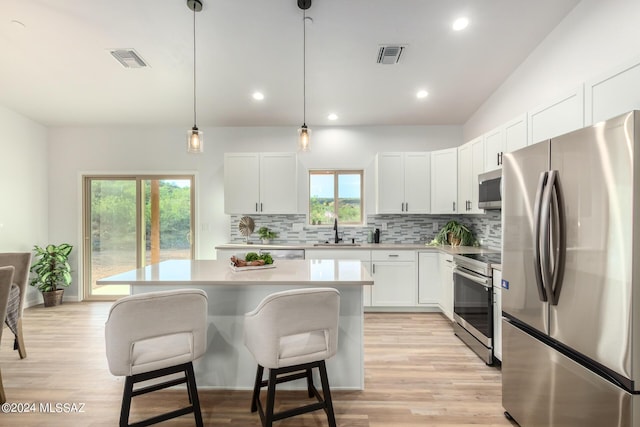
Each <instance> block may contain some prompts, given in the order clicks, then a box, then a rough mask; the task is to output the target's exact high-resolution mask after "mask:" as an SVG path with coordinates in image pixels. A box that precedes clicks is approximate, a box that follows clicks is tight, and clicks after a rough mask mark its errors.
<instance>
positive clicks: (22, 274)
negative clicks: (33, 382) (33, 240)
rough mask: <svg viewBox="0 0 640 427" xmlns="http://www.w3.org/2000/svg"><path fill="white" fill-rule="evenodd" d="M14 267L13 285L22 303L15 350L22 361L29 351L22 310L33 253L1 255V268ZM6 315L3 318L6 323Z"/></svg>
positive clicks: (15, 332) (18, 312)
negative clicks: (24, 335)
mask: <svg viewBox="0 0 640 427" xmlns="http://www.w3.org/2000/svg"><path fill="white" fill-rule="evenodd" d="M4 266H13V267H14V269H15V272H14V275H13V283H15V284H16V285H17V286H18V290H19V291H20V296H19V298H20V303H19V306H18V310H17V312H16V313H14V314H16V315H17V319H16V324H15V330H14V331H12V332H13V333H14V334H15V340H14V343H13V349H14V350H18V354H19V355H20V359H24V358H25V357H27V349H26V347H25V345H24V337H23V335H22V310H24V301H25V299H26V296H27V283H28V281H29V270H30V268H31V252H5V253H0V267H4ZM5 317H6V315H5V316H3V317H2V320H3V321H4V319H5Z"/></svg>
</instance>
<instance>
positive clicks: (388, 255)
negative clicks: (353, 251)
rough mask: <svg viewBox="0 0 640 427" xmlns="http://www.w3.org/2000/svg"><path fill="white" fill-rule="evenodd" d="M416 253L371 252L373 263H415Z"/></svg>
mask: <svg viewBox="0 0 640 427" xmlns="http://www.w3.org/2000/svg"><path fill="white" fill-rule="evenodd" d="M415 260H416V252H415V251H389V250H373V251H371V261H374V262H375V261H415Z"/></svg>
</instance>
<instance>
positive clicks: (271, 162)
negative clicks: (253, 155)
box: [249, 153, 298, 214]
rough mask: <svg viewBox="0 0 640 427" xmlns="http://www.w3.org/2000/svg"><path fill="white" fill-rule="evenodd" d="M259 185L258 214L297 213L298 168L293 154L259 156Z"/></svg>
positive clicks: (265, 154)
mask: <svg viewBox="0 0 640 427" xmlns="http://www.w3.org/2000/svg"><path fill="white" fill-rule="evenodd" d="M249 182H251V181H249ZM259 183H260V213H269V214H276V213H281V214H293V213H297V212H298V168H297V159H296V155H295V154H294V153H263V154H261V155H260V181H259Z"/></svg>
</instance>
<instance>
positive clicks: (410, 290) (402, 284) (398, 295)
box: [371, 261, 416, 307]
mask: <svg viewBox="0 0 640 427" xmlns="http://www.w3.org/2000/svg"><path fill="white" fill-rule="evenodd" d="M372 270H373V279H374V280H375V284H374V285H373V289H372V290H371V305H372V306H374V307H376V306H379V307H393V306H396V307H410V306H414V305H416V297H415V296H416V277H415V262H408V261H399V262H392V261H390V262H387V261H377V262H373V263H372Z"/></svg>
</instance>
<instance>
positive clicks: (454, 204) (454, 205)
mask: <svg viewBox="0 0 640 427" xmlns="http://www.w3.org/2000/svg"><path fill="white" fill-rule="evenodd" d="M453 211H454V212H455V211H456V202H453Z"/></svg>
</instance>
